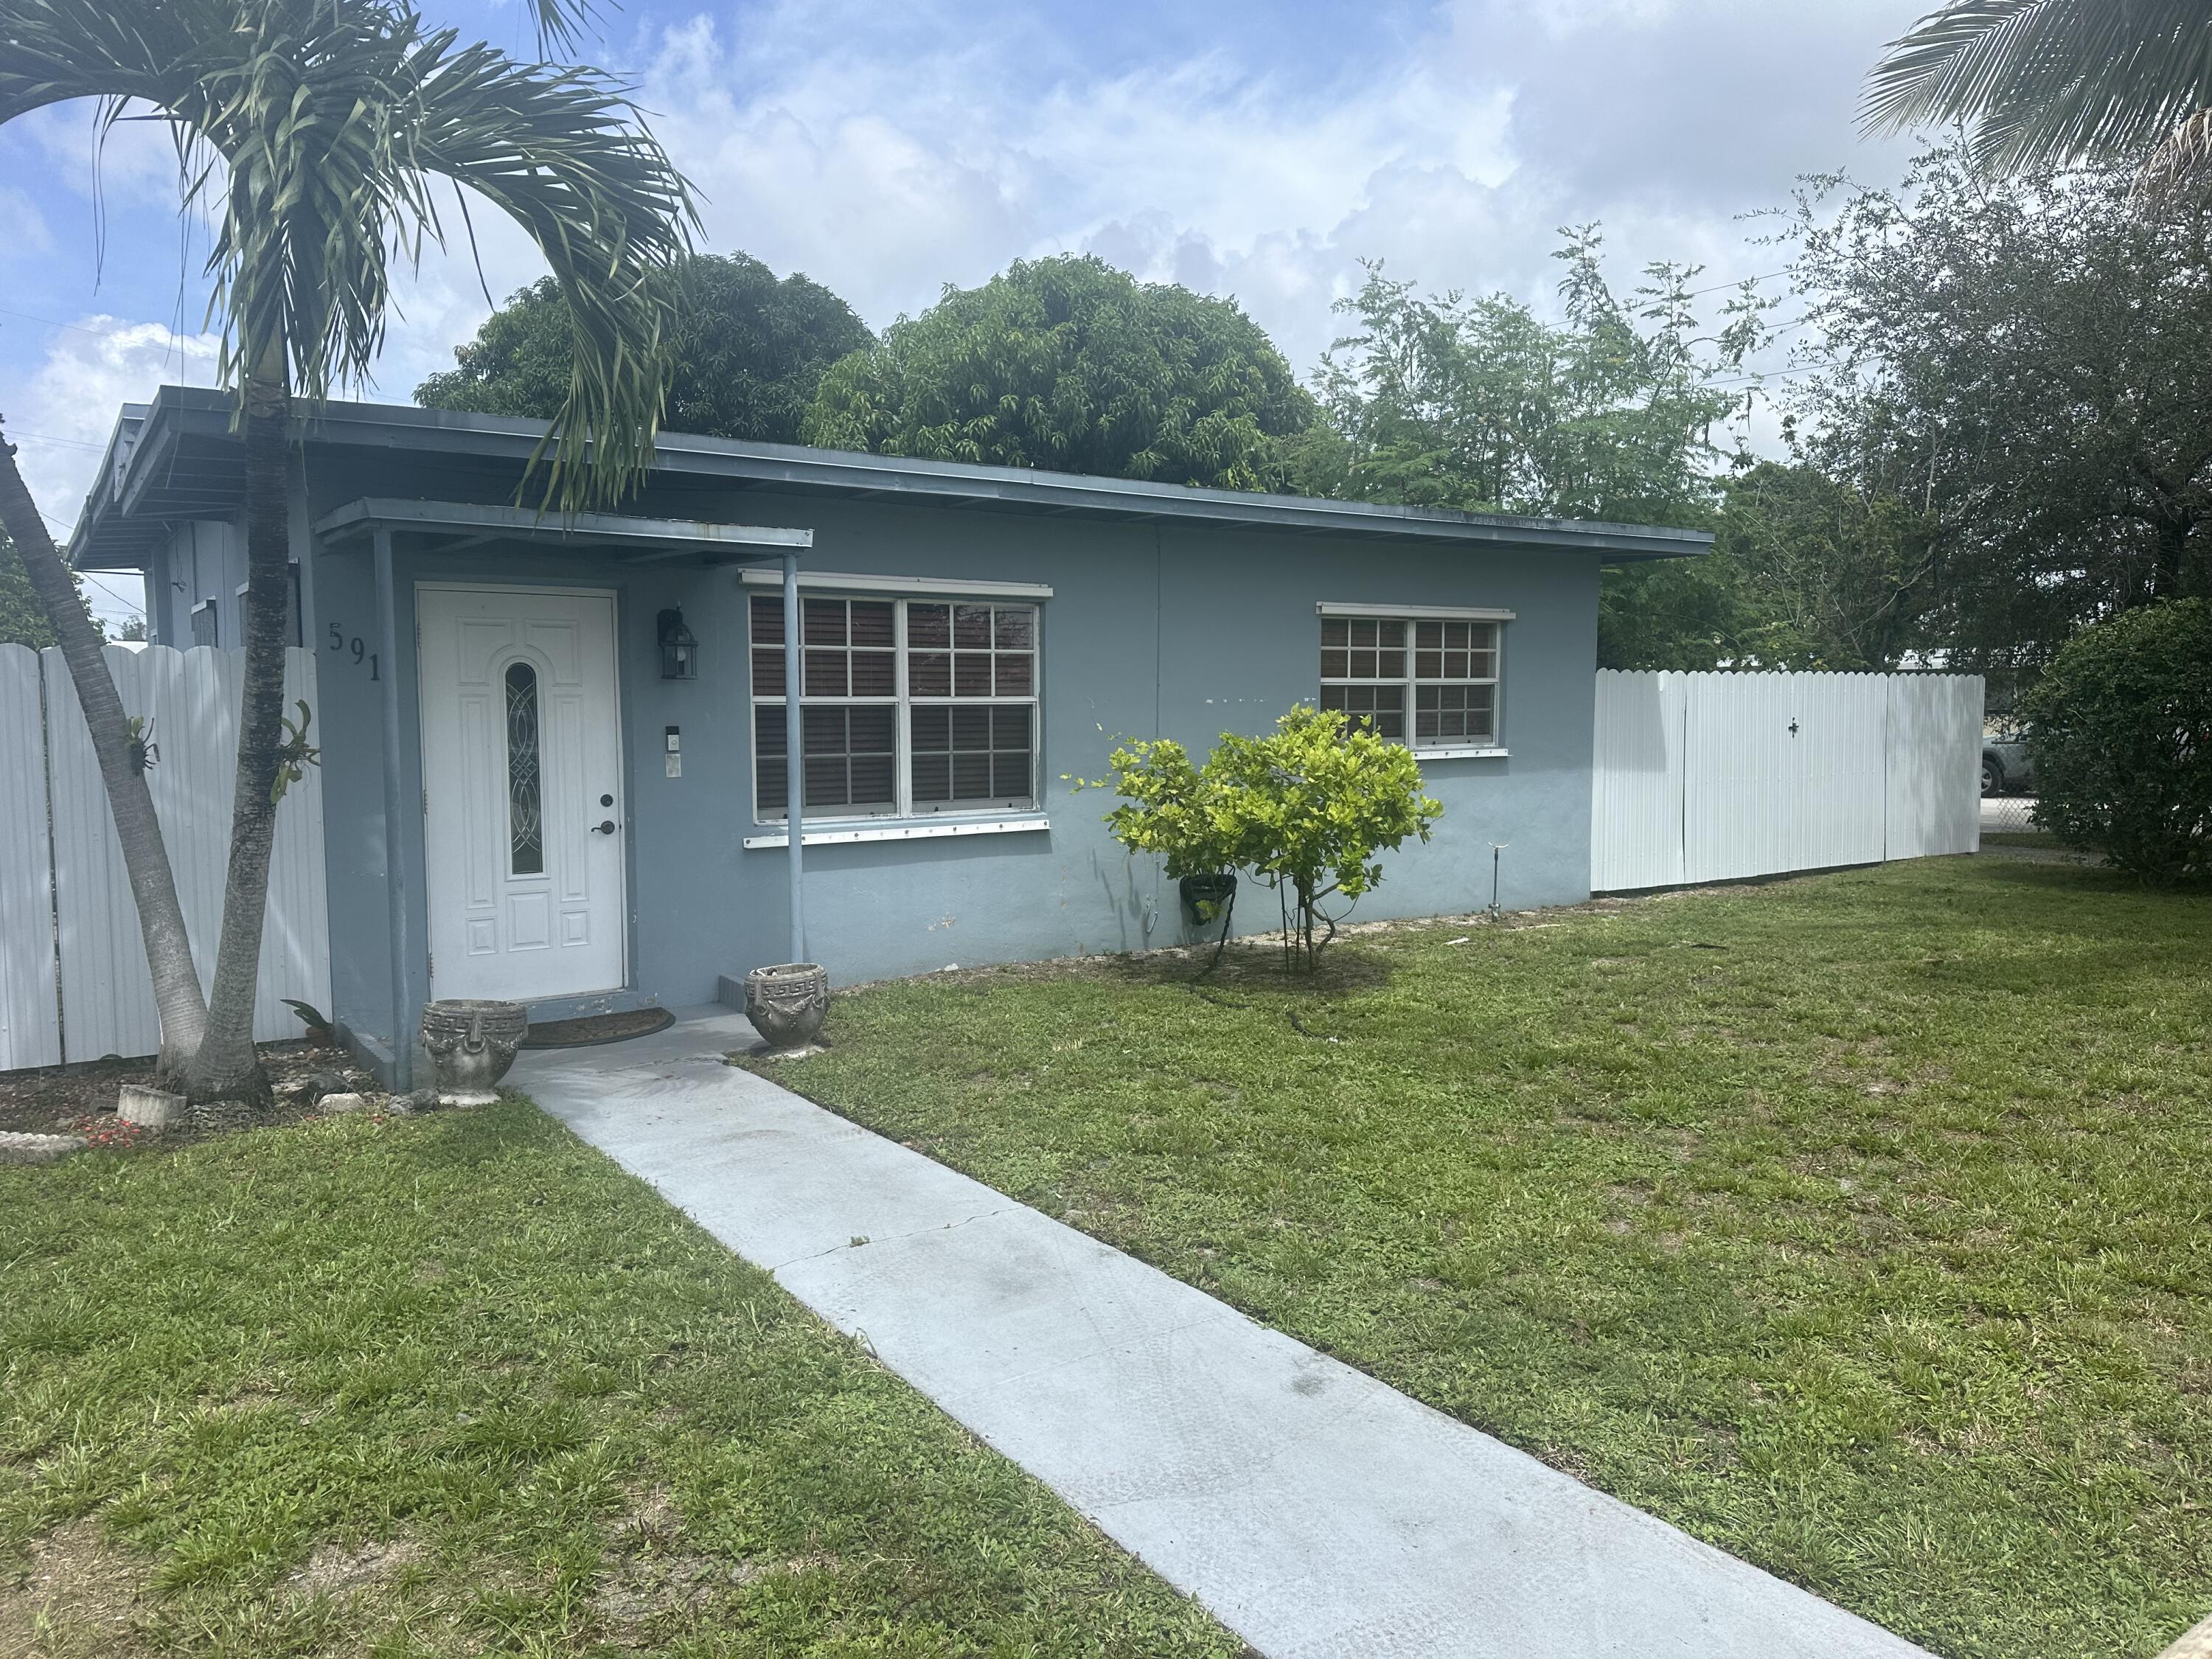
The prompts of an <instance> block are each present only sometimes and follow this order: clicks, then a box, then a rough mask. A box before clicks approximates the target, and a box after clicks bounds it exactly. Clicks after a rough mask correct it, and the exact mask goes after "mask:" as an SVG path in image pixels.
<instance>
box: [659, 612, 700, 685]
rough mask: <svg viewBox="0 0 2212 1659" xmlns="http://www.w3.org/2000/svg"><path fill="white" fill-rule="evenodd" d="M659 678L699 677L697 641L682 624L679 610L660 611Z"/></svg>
mask: <svg viewBox="0 0 2212 1659" xmlns="http://www.w3.org/2000/svg"><path fill="white" fill-rule="evenodd" d="M660 678H663V679H664V680H696V679H697V678H699V641H698V640H697V639H696V637H694V636H693V635H692V632H691V630H690V629H688V628H686V627H685V626H684V613H683V612H682V611H662V612H661V613H660Z"/></svg>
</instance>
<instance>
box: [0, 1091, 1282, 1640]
mask: <svg viewBox="0 0 2212 1659" xmlns="http://www.w3.org/2000/svg"><path fill="white" fill-rule="evenodd" d="M0 1272H3V1273H4V1285H5V1295H4V1297H0V1655H7V1656H9V1659H15V1656H18V1655H21V1654H25V1653H37V1654H40V1655H42V1656H43V1655H47V1654H53V1655H58V1656H70V1659H75V1656H90V1655H94V1654H98V1655H127V1654H155V1653H160V1654H172V1653H206V1654H222V1655H226V1656H236V1659H276V1656H306V1655H313V1654H336V1653H345V1654H349V1655H354V1654H358V1655H366V1656H372V1659H402V1656H428V1655H442V1654H455V1655H458V1654H478V1653H500V1654H522V1655H540V1656H544V1655H554V1654H560V1655H581V1654H592V1653H616V1652H621V1651H624V1650H637V1649H644V1650H651V1651H653V1652H655V1653H662V1654H669V1655H676V1656H705V1655H708V1654H712V1655H715V1656H737V1655H761V1656H769V1655H773V1656H786V1655H802V1654H803V1655H808V1656H861V1655H866V1656H871V1659H873V1656H896V1659H909V1656H925V1655H926V1656H950V1655H978V1656H993V1659H1000V1656H1006V1659H1012V1656H1024V1659H1027V1656H1048V1655H1049V1656H1062V1655H1065V1656H1108V1655H1127V1656H1132V1659H1135V1656H1146V1659H1150V1656H1152V1655H1155V1654H1171V1655H1179V1656H1183V1655H1187V1656H1226V1655H1231V1654H1234V1653H1236V1652H1237V1651H1238V1650H1239V1649H1238V1644H1236V1643H1235V1642H1233V1641H1231V1639H1230V1638H1227V1637H1225V1635H1224V1634H1223V1633H1222V1632H1220V1631H1219V1629H1218V1627H1217V1626H1214V1625H1213V1624H1212V1622H1211V1621H1210V1620H1208V1619H1206V1617H1205V1615H1204V1614H1203V1613H1200V1611H1199V1610H1198V1609H1197V1608H1196V1607H1194V1605H1192V1604H1190V1603H1188V1602H1186V1601H1182V1600H1181V1599H1179V1598H1178V1597H1176V1595H1174V1594H1173V1593H1172V1592H1171V1591H1170V1590H1169V1589H1167V1588H1166V1587H1165V1586H1164V1585H1163V1584H1162V1583H1159V1582H1158V1580H1157V1579H1155V1578H1153V1577H1152V1576H1151V1575H1150V1574H1149V1573H1148V1572H1146V1571H1145V1570H1144V1569H1142V1568H1141V1567H1140V1566H1139V1565H1137V1564H1136V1563H1134V1562H1133V1561H1132V1560H1131V1559H1129V1558H1127V1557H1126V1556H1124V1555H1123V1554H1121V1553H1120V1552H1119V1551H1118V1550H1116V1549H1115V1547H1112V1546H1111V1545H1110V1544H1109V1543H1108V1542H1107V1541H1105V1540H1104V1539H1103V1537H1102V1536H1101V1535H1100V1534H1097V1533H1096V1532H1094V1531H1093V1530H1091V1528H1089V1527H1087V1526H1086V1525H1085V1523H1083V1522H1081V1521H1079V1519H1078V1518H1077V1517H1076V1516H1073V1514H1072V1513H1071V1512H1070V1511H1068V1510H1066V1509H1065V1508H1064V1507H1062V1506H1061V1505H1060V1504H1059V1502H1058V1501H1057V1500H1056V1499H1054V1498H1052V1497H1051V1495H1050V1494H1049V1493H1048V1492H1046V1491H1045V1490H1044V1489H1043V1488H1042V1487H1040V1486H1037V1485H1036V1483H1034V1482H1032V1481H1030V1480H1029V1479H1028V1478H1027V1477H1025V1476H1024V1475H1023V1474H1020V1473H1019V1472H1018V1470H1016V1469H1015V1468H1013V1467H1012V1465H1010V1464H1008V1463H1007V1462H1005V1461H1004V1460H1003V1459H1001V1458H1000V1457H999V1456H998V1455H995V1454H994V1453H992V1452H990V1451H988V1450H987V1449H984V1448H982V1447H981V1446H979V1445H977V1444H976V1443H974V1442H972V1441H971V1440H969V1438H968V1437H966V1436H965V1435H963V1433H962V1431H960V1430H958V1429H957V1427H956V1426H955V1425H952V1424H951V1422H950V1421H949V1420H948V1419H945V1418H944V1417H942V1416H941V1415H939V1413H937V1412H936V1410H935V1409H934V1408H933V1407H931V1406H929V1405H928V1404H927V1402H926V1401H922V1400H921V1398H920V1397H919V1396H918V1395H915V1394H914V1393H912V1392H911V1391H910V1390H909V1389H907V1388H906V1386H905V1385H904V1384H903V1383H900V1382H899V1381H898V1380H897V1379H896V1378H895V1377H893V1376H890V1374H889V1373H888V1372H886V1371H885V1370H883V1369H882V1368H881V1367H879V1366H878V1365H877V1364H875V1363H874V1362H872V1360H871V1359H869V1358H867V1357H866V1355H865V1354H864V1353H863V1352H860V1350H859V1349H857V1348H856V1347H854V1346H853V1345H851V1344H849V1343H848V1342H847V1341H845V1340H843V1339H842V1338H841V1337H839V1336H837V1335H836V1334H835V1333H833V1332H831V1331H830V1330H829V1328H826V1327H825V1326H823V1325H822V1324H821V1323H820V1322H817V1320H815V1319H814V1318H813V1317H812V1316H811V1315H809V1314H807V1313H806V1312H805V1311H804V1310H801V1309H800V1308H799V1307H798V1305H797V1304H795V1303H793V1301H791V1300H790V1299H789V1297H787V1296H786V1295H785V1294H784V1293H783V1292H782V1291H780V1290H779V1289H778V1288H777V1287H776V1285H775V1284H774V1282H773V1281H772V1280H771V1279H769V1278H768V1276H767V1275H765V1274H764V1273H758V1272H756V1271H754V1270H752V1269H750V1268H749V1267H746V1266H744V1264H742V1263H741V1262H738V1261H735V1260H734V1259H733V1258H732V1257H731V1256H730V1255H729V1254H728V1253H727V1252H726V1251H725V1250H724V1249H722V1248H721V1247H720V1246H719V1245H718V1244H716V1243H714V1242H713V1241H712V1240H711V1239H709V1238H708V1237H706V1236H705V1235H703V1234H702V1233H701V1232H700V1231H697V1230H696V1228H694V1227H693V1226H692V1225H690V1224H689V1223H688V1222H686V1221H685V1220H684V1219H683V1218H682V1217H680V1216H679V1215H678V1213H677V1212H675V1211H673V1210H672V1209H671V1208H670V1207H669V1206H666V1205H665V1204H663V1203H662V1202H661V1201H660V1200H659V1199H657V1198H656V1197H654V1196H653V1194H651V1193H650V1192H649V1191H648V1190H647V1188H644V1187H642V1186H641V1185H640V1184H639V1183H637V1182H633V1181H631V1180H629V1178H628V1177H627V1176H623V1175H622V1174H620V1173H619V1172H618V1171H617V1170H615V1169H614V1167H613V1166H612V1165H611V1164H608V1163H607V1162H605V1160H604V1159H602V1158H599V1156H598V1155H597V1154H596V1153H593V1152H590V1151H588V1150H587V1149H586V1148H585V1147H583V1146H581V1145H580V1144H579V1143H578V1142H576V1141H575V1140H574V1139H572V1138H571V1137H570V1136H569V1135H568V1133H566V1132H565V1131H564V1130H562V1129H561V1128H560V1127H557V1126H556V1125H555V1124H553V1123H551V1122H550V1121H548V1120H547V1119H545V1118H544V1117H543V1116H541V1115H539V1114H538V1112H537V1111H536V1110H535V1109H533V1108H532V1107H531V1106H530V1105H529V1104H528V1103H524V1102H518V1101H511V1102H508V1103H504V1104H502V1105H501V1106H499V1107H496V1108H492V1109H487V1110H485V1111H483V1112H482V1113H477V1114H469V1115H439V1116H435V1117H429V1118H417V1119H413V1120H394V1121H388V1122H383V1123H377V1122H374V1121H366V1120H363V1119H360V1118H336V1119H331V1120H325V1121H315V1122H309V1123H305V1124H300V1125H295V1126H292V1127H284V1128H278V1129H270V1130H265V1131H261V1132H258V1133H245V1134H238V1135H233V1136H228V1137H225V1138H222V1139H215V1140H210V1141H207V1142H204V1143H202V1144H199V1145H197V1146H191V1147H189V1148H187V1149H185V1150H184V1151H182V1152H176V1153H155V1152H136V1153H128V1154H125V1153H101V1152H94V1153H86V1154H82V1155H80V1156H79V1157H77V1158H75V1159H73V1160H70V1162H68V1163H66V1164H60V1165H56V1166H52V1167H46V1168H29V1169H25V1168H13V1169H0Z"/></svg>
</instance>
